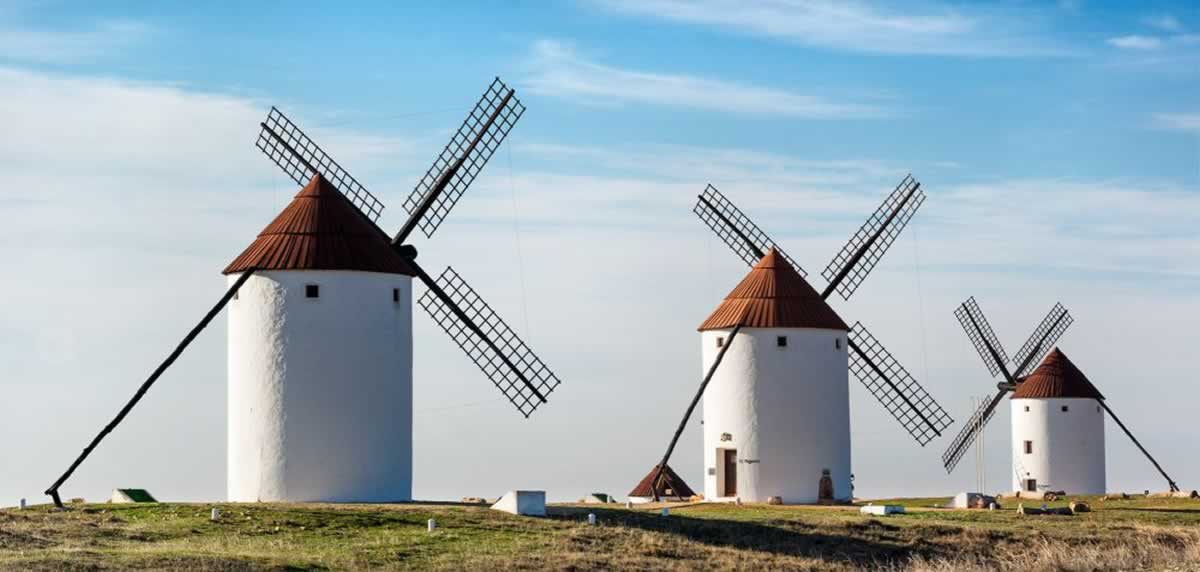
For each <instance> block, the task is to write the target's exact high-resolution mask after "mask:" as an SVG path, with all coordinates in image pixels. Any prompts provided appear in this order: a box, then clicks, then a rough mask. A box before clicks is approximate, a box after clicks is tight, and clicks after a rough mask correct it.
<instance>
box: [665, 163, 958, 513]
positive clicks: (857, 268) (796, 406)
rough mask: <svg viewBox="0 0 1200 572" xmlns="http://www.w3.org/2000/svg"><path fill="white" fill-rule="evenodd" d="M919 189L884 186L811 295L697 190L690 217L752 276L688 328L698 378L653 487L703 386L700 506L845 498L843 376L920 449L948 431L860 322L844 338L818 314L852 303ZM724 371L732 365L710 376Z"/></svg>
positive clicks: (939, 413)
mask: <svg viewBox="0 0 1200 572" xmlns="http://www.w3.org/2000/svg"><path fill="white" fill-rule="evenodd" d="M920 187H921V185H920V183H918V182H917V181H916V180H915V179H913V177H912V176H911V175H909V176H906V177H905V178H904V179H903V180H902V181H901V182H900V184H899V185H897V186H896V188H895V189H894V190H893V191H892V192H891V193H890V194H889V195H888V197H887V198H886V199H885V200H884V201H883V203H882V204H881V205H880V206H879V207H878V208H877V209H876V210H875V212H874V213H873V214H872V215H871V216H870V217H869V218H868V219H867V221H866V222H865V223H864V224H863V225H862V226H861V227H860V228H859V229H858V231H857V232H856V233H855V234H854V235H853V236H852V237H851V238H850V240H849V241H848V242H847V243H846V245H845V246H844V247H843V248H842V249H841V251H839V252H838V253H837V255H836V256H834V258H833V260H832V261H831V262H830V263H829V264H828V266H826V268H825V270H824V272H822V276H823V277H824V278H825V279H826V280H827V281H828V283H827V285H826V287H825V288H824V290H823V291H821V292H820V293H817V291H816V290H814V289H813V288H812V286H810V285H809V284H808V282H807V281H806V280H805V278H804V277H805V272H804V270H803V268H801V266H800V265H799V264H796V263H795V262H794V261H793V260H792V258H791V257H790V256H788V255H787V254H786V253H785V252H784V251H783V250H782V249H781V248H779V246H778V245H777V244H776V243H775V241H773V240H772V239H771V238H770V237H768V236H767V234H766V233H765V232H763V231H762V230H761V229H760V228H759V227H758V225H756V224H754V222H753V221H751V220H750V218H749V217H747V216H746V215H745V214H743V213H742V211H741V210H740V209H738V208H737V207H736V206H734V204H733V203H732V202H731V201H729V199H727V198H726V197H725V196H724V195H722V194H721V193H720V191H718V190H717V189H716V187H714V186H712V185H708V186H707V188H706V189H705V190H704V192H703V193H701V194H700V195H699V200H698V202H697V203H696V207H695V209H694V211H693V212H695V213H696V215H697V216H699V217H700V219H701V220H702V221H703V222H704V223H705V224H706V225H708V227H709V228H710V229H712V230H713V232H715V233H716V234H717V236H718V237H720V238H721V240H722V241H723V242H725V244H726V245H728V246H729V248H730V249H732V250H733V252H734V253H735V254H736V255H737V256H738V257H739V258H741V259H742V260H743V261H744V262H746V263H747V264H748V265H750V266H751V267H752V270H751V272H750V274H749V275H747V276H746V278H745V279H744V280H743V281H742V282H741V283H740V284H739V285H738V286H737V288H735V289H734V290H733V291H732V292H731V293H730V294H729V296H727V297H726V299H725V301H724V302H723V303H722V304H721V306H719V307H718V308H717V310H716V311H714V312H713V313H712V315H711V316H709V318H708V319H707V320H706V321H705V322H704V323H703V324H702V325H701V327H700V330H701V332H702V341H703V353H704V362H705V363H706V364H707V372H706V374H705V376H704V379H703V381H702V382H701V384H700V387H699V389H698V390H697V392H696V395H695V396H694V397H693V399H692V401H691V403H690V404H689V406H688V408H687V410H686V412H685V413H684V417H683V420H682V421H681V422H680V424H679V426H678V428H677V429H676V431H675V434H674V436H673V437H672V439H671V442H670V444H669V445H668V447H667V452H666V454H665V455H664V456H663V460H662V462H661V463H659V465H658V467H657V472H658V473H659V476H660V477H661V473H662V472H663V471H664V469H666V468H667V461H668V460H669V459H670V456H671V454H672V452H673V451H674V448H675V445H676V443H677V442H678V440H679V437H680V435H681V434H682V433H683V429H684V427H685V426H686V425H687V421H688V419H689V418H690V417H691V414H692V412H693V411H694V410H695V408H696V405H697V404H698V403H699V400H700V398H701V397H702V396H705V391H706V389H707V388H708V387H709V384H710V383H712V384H713V389H711V390H709V391H710V393H709V395H708V396H707V397H705V400H706V403H709V401H708V400H709V398H712V403H711V404H710V405H706V406H705V408H704V415H705V418H704V441H705V466H706V476H705V481H706V482H705V496H706V497H707V498H742V499H749V500H767V499H769V498H770V497H781V500H782V501H783V502H810V501H812V500H834V499H846V498H849V496H850V480H851V475H850V425H849V393H848V392H849V388H848V373H849V372H853V373H854V375H855V377H857V378H858V379H859V381H860V382H862V384H863V385H864V386H865V387H866V389H867V390H868V391H869V392H870V393H871V394H872V395H873V396H874V397H875V398H876V399H877V400H878V401H879V403H880V404H881V405H883V407H884V409H885V410H887V412H888V413H889V414H890V415H891V416H892V417H893V418H895V419H896V421H898V422H899V423H900V425H901V426H902V427H903V428H904V429H905V430H906V431H907V432H908V433H909V435H911V436H912V438H913V439H915V440H916V441H917V442H918V443H919V444H920V445H921V446H924V445H925V444H927V443H928V442H929V441H930V440H932V439H934V438H935V437H937V436H940V435H941V433H942V431H943V430H944V429H945V428H946V427H948V426H949V425H950V424H951V423H953V420H952V419H951V418H950V416H949V415H947V414H946V412H945V410H943V409H942V407H941V406H940V405H939V404H938V403H937V402H936V401H935V400H934V399H933V398H932V397H931V396H930V395H929V393H928V392H926V391H925V389H924V388H923V387H921V385H920V384H919V383H918V382H917V381H916V379H914V378H913V377H912V375H910V374H909V373H908V371H907V370H905V369H904V367H903V366H901V365H900V363H899V362H898V361H897V360H896V359H895V358H894V357H893V356H892V354H891V353H890V352H888V351H887V350H886V349H885V348H884V347H883V345H882V344H881V343H880V342H879V341H878V340H876V339H875V337H874V336H873V335H871V333H870V332H869V331H867V329H866V327H864V326H863V325H862V323H861V322H856V323H855V324H854V326H853V327H849V326H847V325H846V324H845V322H843V321H842V320H841V318H840V317H839V316H838V315H837V313H836V312H834V311H833V309H832V308H831V307H829V305H828V303H827V302H826V300H827V299H828V298H829V297H830V296H831V295H833V294H834V293H837V294H838V295H839V296H841V297H842V299H844V300H848V299H849V298H850V297H851V296H852V295H853V294H854V292H855V291H857V289H858V287H859V286H860V285H861V284H862V282H863V280H864V279H865V278H866V277H867V275H868V274H869V273H870V272H871V270H872V269H873V268H874V267H875V265H876V264H877V263H878V262H879V260H880V259H881V258H882V257H883V255H884V253H886V252H887V250H888V248H889V247H890V246H891V245H892V243H893V242H894V241H895V240H896V237H897V236H898V235H899V234H900V231H901V230H903V228H904V226H905V225H907V223H908V221H909V220H910V219H911V218H912V216H913V214H915V213H916V211H917V209H918V208H919V207H920V206H921V204H922V202H923V201H924V200H925V195H924V193H923V192H922V191H921V188H920ZM739 334H747V335H743V336H742V337H740V338H739V337H738V336H739ZM743 338H745V341H743ZM735 340H736V343H735ZM739 346H741V347H740V349H739ZM731 348H732V349H731ZM767 348H770V349H767ZM727 355H731V356H735V357H733V358H727ZM726 359H733V360H735V361H736V363H735V365H733V366H730V367H729V368H723V369H722V370H721V372H718V366H719V365H720V364H721V363H722V361H723V360H726ZM725 369H728V370H729V371H728V372H725ZM713 391H715V392H716V393H715V394H714V393H713ZM798 439H799V440H798ZM766 456H771V458H770V459H767V458H765V457H766ZM810 477H811V480H810ZM657 480H658V479H657V478H656V479H655V482H657ZM731 485H732V486H731ZM655 492H657V489H656V490H655ZM656 498H657V497H656Z"/></svg>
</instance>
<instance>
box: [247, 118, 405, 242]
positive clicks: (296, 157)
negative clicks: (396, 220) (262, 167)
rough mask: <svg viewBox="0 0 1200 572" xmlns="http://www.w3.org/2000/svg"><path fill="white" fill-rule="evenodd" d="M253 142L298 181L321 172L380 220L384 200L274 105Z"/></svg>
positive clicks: (355, 202)
mask: <svg viewBox="0 0 1200 572" xmlns="http://www.w3.org/2000/svg"><path fill="white" fill-rule="evenodd" d="M260 125H261V126H262V131H260V132H259V134H258V141H257V142H256V143H255V145H256V146H257V147H258V148H259V149H260V150H261V151H262V152H263V153H265V154H266V155H267V157H269V158H270V159H271V160H272V161H274V162H275V164H276V165H279V168H280V169H283V172H284V173H286V174H287V176H289V177H291V178H292V180H293V181H296V184H298V185H305V184H307V183H308V181H309V179H311V178H312V177H313V175H323V176H324V177H325V179H326V180H328V181H329V182H330V183H333V186H334V187H336V188H337V190H338V191H340V192H341V193H342V194H343V195H345V196H346V198H348V199H350V202H352V203H354V206H356V207H358V210H360V211H362V213H363V214H364V215H366V217H367V218H368V219H370V220H371V221H372V222H374V221H377V220H379V215H380V214H382V213H383V203H382V202H380V200H379V199H377V198H375V195H372V194H371V193H370V191H368V190H367V189H366V187H363V186H362V185H361V184H359V182H358V180H356V179H355V178H354V177H353V176H351V175H350V173H347V172H346V170H345V169H343V168H342V166H341V165H339V164H338V162H337V161H334V160H333V157H330V156H329V154H327V153H326V152H325V151H324V150H323V149H321V147H320V146H319V145H317V144H316V142H314V141H313V140H312V139H310V138H309V137H308V135H305V134H304V132H303V131H301V130H300V128H299V127H297V126H296V124H295V123H292V121H291V120H290V119H288V118H287V116H285V115H284V114H283V112H281V111H279V110H278V109H276V108H275V107H272V108H271V112H270V113H268V114H267V119H266V121H263V122H262V123H261V124H260Z"/></svg>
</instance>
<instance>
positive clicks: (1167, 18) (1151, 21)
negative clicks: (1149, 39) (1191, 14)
mask: <svg viewBox="0 0 1200 572" xmlns="http://www.w3.org/2000/svg"><path fill="white" fill-rule="evenodd" d="M1142 23H1144V24H1146V25H1147V26H1150V27H1151V28H1158V29H1159V30H1163V31H1165V32H1178V31H1180V30H1182V29H1183V24H1181V23H1180V22H1179V20H1178V19H1177V18H1175V16H1172V15H1170V14H1155V15H1152V16H1146V17H1145V18H1143V19H1142Z"/></svg>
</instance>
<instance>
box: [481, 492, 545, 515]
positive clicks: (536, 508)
mask: <svg viewBox="0 0 1200 572" xmlns="http://www.w3.org/2000/svg"><path fill="white" fill-rule="evenodd" d="M492 508H494V509H496V510H502V511H504V512H507V513H510V514H519V515H521V516H546V491H508V492H507V493H505V494H504V496H502V497H500V500H498V501H496V504H494V505H492Z"/></svg>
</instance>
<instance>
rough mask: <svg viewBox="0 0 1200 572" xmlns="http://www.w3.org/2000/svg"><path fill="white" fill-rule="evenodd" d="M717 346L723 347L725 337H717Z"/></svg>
mask: <svg viewBox="0 0 1200 572" xmlns="http://www.w3.org/2000/svg"><path fill="white" fill-rule="evenodd" d="M717 347H718V348H723V347H725V338H722V337H717Z"/></svg>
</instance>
